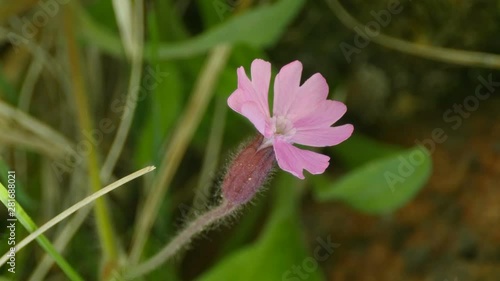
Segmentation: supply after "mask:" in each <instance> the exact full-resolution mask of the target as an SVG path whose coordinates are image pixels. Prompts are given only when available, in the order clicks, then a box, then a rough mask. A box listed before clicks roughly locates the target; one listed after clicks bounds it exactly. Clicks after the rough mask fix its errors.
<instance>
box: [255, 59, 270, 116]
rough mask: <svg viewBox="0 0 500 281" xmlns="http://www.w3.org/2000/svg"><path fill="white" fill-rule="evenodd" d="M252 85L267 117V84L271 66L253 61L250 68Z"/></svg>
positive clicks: (259, 60)
mask: <svg viewBox="0 0 500 281" xmlns="http://www.w3.org/2000/svg"><path fill="white" fill-rule="evenodd" d="M250 69H251V70H250V71H251V73H252V84H253V86H254V89H255V90H256V92H257V95H258V96H259V101H260V103H261V104H260V105H261V106H262V108H263V110H265V113H267V115H268V116H269V102H268V97H269V82H270V81H271V64H270V63H269V62H267V61H264V60H261V59H255V60H254V61H253V62H252V66H251V68H250Z"/></svg>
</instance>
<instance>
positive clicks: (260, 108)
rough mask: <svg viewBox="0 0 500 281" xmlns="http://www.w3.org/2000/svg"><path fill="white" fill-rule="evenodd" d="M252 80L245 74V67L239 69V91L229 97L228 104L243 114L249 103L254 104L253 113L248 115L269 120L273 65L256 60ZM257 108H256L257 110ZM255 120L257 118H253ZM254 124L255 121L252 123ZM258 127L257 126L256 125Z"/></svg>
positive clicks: (252, 68)
mask: <svg viewBox="0 0 500 281" xmlns="http://www.w3.org/2000/svg"><path fill="white" fill-rule="evenodd" d="M251 72H252V79H253V81H250V79H249V78H248V76H247V75H246V73H245V69H244V68H243V67H239V68H238V70H237V74H238V89H236V91H234V92H233V93H232V94H231V96H229V98H228V100H227V103H228V105H229V107H231V108H232V109H233V110H234V111H236V112H238V113H240V114H242V115H243V116H245V117H247V118H248V116H247V115H245V114H243V111H242V110H243V108H244V106H245V105H246V104H247V103H253V105H251V106H250V107H251V113H249V112H248V111H247V114H252V116H254V115H255V114H260V115H262V116H261V117H259V118H258V119H259V120H260V119H266V120H267V119H269V118H270V115H269V102H268V95H269V81H270V80H271V64H270V63H268V62H266V61H263V60H260V59H256V60H254V61H253V62H252V67H251ZM255 107H256V108H255ZM253 119H254V120H255V118H253ZM252 123H253V121H252ZM254 125H256V126H257V124H255V123H254Z"/></svg>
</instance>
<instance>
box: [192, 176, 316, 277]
mask: <svg viewBox="0 0 500 281" xmlns="http://www.w3.org/2000/svg"><path fill="white" fill-rule="evenodd" d="M280 179H281V180H280V181H279V187H278V188H279V189H280V190H279V192H278V196H277V200H275V202H274V211H273V214H272V216H271V218H270V219H269V221H268V223H267V225H266V227H265V228H264V230H263V232H262V234H261V236H260V238H259V239H258V240H257V241H256V242H255V243H254V244H252V245H249V246H247V247H244V248H242V249H241V250H239V251H236V252H235V253H233V254H231V255H229V256H227V257H226V258H225V259H223V260H222V261H220V262H219V263H217V265H215V266H214V267H212V269H211V270H210V271H208V272H206V273H205V274H204V275H202V276H201V277H199V278H198V279H197V281H220V280H239V281H255V280H259V281H275V280H294V279H293V277H294V276H295V277H297V278H298V276H297V275H294V274H295V273H293V272H292V268H293V267H294V266H297V267H300V268H302V273H303V274H306V275H307V278H306V279H305V280H315V281H321V280H324V279H323V277H322V276H321V274H320V272H319V269H318V268H316V269H315V270H309V271H308V270H307V269H308V268H305V266H304V261H305V260H310V259H308V256H309V255H308V253H307V251H306V247H305V245H304V241H303V238H302V235H301V232H300V229H301V228H300V225H299V220H298V219H297V218H298V215H297V206H298V198H299V196H298V190H299V189H298V187H297V185H296V183H297V180H295V179H294V178H292V177H291V176H289V175H284V176H282V177H280ZM285 278H286V279H285ZM299 280H302V279H299Z"/></svg>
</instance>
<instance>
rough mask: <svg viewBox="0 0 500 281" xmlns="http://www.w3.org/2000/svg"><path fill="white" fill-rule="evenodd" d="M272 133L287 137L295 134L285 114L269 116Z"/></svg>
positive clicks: (276, 135)
mask: <svg viewBox="0 0 500 281" xmlns="http://www.w3.org/2000/svg"><path fill="white" fill-rule="evenodd" d="M271 122H272V129H273V134H274V135H275V137H278V136H281V137H284V138H289V137H291V136H293V135H294V134H295V131H296V130H295V128H294V127H293V123H292V122H291V121H290V120H288V118H286V117H285V116H274V117H273V118H271Z"/></svg>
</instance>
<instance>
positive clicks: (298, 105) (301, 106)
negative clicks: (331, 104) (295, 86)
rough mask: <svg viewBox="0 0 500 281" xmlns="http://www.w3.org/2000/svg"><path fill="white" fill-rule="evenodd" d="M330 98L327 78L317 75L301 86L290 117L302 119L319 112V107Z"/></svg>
mask: <svg viewBox="0 0 500 281" xmlns="http://www.w3.org/2000/svg"><path fill="white" fill-rule="evenodd" d="M327 98H328V83H326V80H325V78H324V77H323V76H322V75H321V74H319V73H316V74H314V75H313V76H311V77H310V78H309V79H307V81H306V82H305V83H304V84H303V85H302V86H300V88H299V90H298V93H297V97H296V99H295V100H294V102H293V104H292V105H291V109H290V114H289V117H291V118H292V119H297V118H301V117H303V116H304V115H307V114H308V113H310V112H314V111H316V110H317V105H318V104H319V103H321V102H324V101H325V100H326V99H327Z"/></svg>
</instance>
